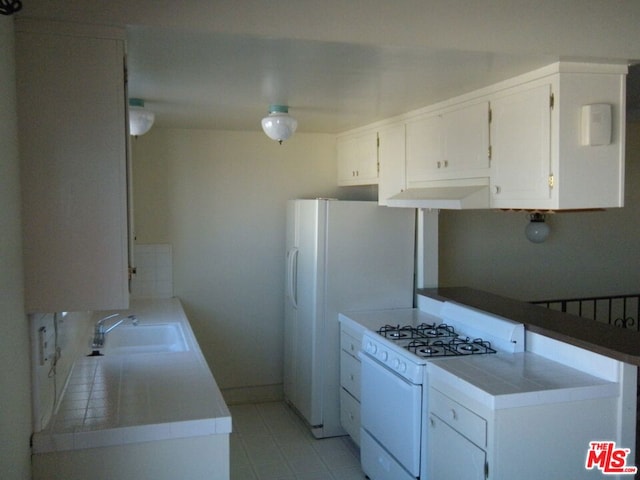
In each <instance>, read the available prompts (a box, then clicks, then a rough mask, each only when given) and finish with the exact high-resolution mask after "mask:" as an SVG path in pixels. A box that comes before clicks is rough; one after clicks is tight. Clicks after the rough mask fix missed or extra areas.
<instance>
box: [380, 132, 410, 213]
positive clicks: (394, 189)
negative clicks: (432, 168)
mask: <svg viewBox="0 0 640 480" xmlns="http://www.w3.org/2000/svg"><path fill="white" fill-rule="evenodd" d="M405 144H406V141H405V125H404V124H403V123H397V124H393V125H389V126H386V127H383V128H380V129H379V130H378V163H379V165H380V178H379V180H378V203H379V204H380V205H386V204H387V200H388V199H389V197H391V196H393V195H395V194H397V193H400V192H402V191H404V189H405V188H406V181H407V180H406V167H405V158H406V154H405Z"/></svg>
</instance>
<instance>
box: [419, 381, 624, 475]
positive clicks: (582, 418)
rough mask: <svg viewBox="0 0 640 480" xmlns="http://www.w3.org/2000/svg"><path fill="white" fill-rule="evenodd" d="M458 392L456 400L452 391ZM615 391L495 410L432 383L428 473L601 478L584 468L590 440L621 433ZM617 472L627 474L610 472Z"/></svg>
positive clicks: (611, 436) (428, 435)
mask: <svg viewBox="0 0 640 480" xmlns="http://www.w3.org/2000/svg"><path fill="white" fill-rule="evenodd" d="M453 397H455V399H454V398H453ZM616 400H617V399H616V398H615V397H608V398H593V399H586V400H575V401H571V400H569V401H562V402H558V403H552V404H545V405H536V406H524V407H518V408H504V409H495V410H494V409H489V408H486V407H482V406H480V405H478V404H476V403H475V402H473V401H472V400H470V399H468V398H466V397H465V396H464V394H459V393H458V392H456V391H452V390H450V389H447V394H446V395H445V394H444V393H442V392H441V391H440V390H439V389H438V388H433V387H431V388H430V390H429V416H428V422H429V424H428V426H427V442H428V459H427V464H428V470H429V476H428V478H429V479H437V480H484V479H490V480H513V479H518V480H539V479H542V478H545V479H546V478H548V479H581V480H582V479H590V478H593V479H596V478H599V479H601V478H602V472H601V471H600V470H598V469H594V470H586V469H585V460H586V457H587V451H588V449H589V442H591V441H596V440H602V438H600V437H601V436H602V435H604V436H605V437H607V439H610V438H615V415H613V414H612V413H611V412H615V411H616ZM612 478H623V477H618V476H612Z"/></svg>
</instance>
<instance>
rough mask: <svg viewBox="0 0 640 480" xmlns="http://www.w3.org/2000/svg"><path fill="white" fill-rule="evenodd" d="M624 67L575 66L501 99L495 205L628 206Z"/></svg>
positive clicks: (494, 135)
mask: <svg viewBox="0 0 640 480" xmlns="http://www.w3.org/2000/svg"><path fill="white" fill-rule="evenodd" d="M622 69H625V70H626V67H621V66H615V65H613V66H612V65H589V66H581V65H580V64H578V65H572V64H571V65H570V66H569V67H567V68H562V67H561V68H560V71H559V72H558V73H554V74H551V75H548V76H545V77H543V78H539V79H536V80H532V81H529V82H526V83H524V84H522V85H518V86H515V87H513V88H508V89H505V90H504V91H501V92H499V93H498V94H496V95H495V96H494V98H493V99H492V100H491V110H492V121H491V146H492V160H491V206H492V207H495V208H523V209H554V210H562V209H588V208H609V207H622V206H623V205H624V144H625V135H624V132H625V82H626V76H625V75H624V73H623V72H622V71H621V70H622ZM591 107H594V108H591Z"/></svg>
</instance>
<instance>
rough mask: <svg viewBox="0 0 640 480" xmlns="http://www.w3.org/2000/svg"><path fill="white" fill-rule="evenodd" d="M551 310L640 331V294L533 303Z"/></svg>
mask: <svg viewBox="0 0 640 480" xmlns="http://www.w3.org/2000/svg"><path fill="white" fill-rule="evenodd" d="M531 303H532V304H534V305H542V306H544V307H546V308H549V309H551V310H557V311H560V312H565V313H570V314H573V315H577V316H579V317H584V318H590V319H592V320H596V321H599V322H603V323H608V324H610V325H615V326H616V327H621V328H627V329H630V330H636V331H640V325H639V324H638V319H639V318H640V294H633V295H612V296H604V297H584V298H569V299H559V300H537V301H534V302H531Z"/></svg>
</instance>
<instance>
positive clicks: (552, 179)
mask: <svg viewBox="0 0 640 480" xmlns="http://www.w3.org/2000/svg"><path fill="white" fill-rule="evenodd" d="M555 184H556V179H555V177H554V176H553V173H552V174H551V175H549V188H553V187H554V186H555Z"/></svg>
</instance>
